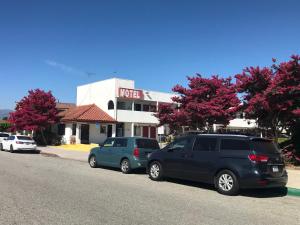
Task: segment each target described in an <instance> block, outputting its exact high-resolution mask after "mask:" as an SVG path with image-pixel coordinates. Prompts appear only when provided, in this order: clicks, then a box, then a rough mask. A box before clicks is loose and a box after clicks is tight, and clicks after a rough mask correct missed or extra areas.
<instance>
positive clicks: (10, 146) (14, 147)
mask: <svg viewBox="0 0 300 225" xmlns="http://www.w3.org/2000/svg"><path fill="white" fill-rule="evenodd" d="M0 149H1V151H3V150H8V151H10V152H14V151H23V150H26V151H29V150H31V151H36V143H35V141H34V140H33V139H32V138H31V137H28V136H22V135H11V136H9V137H8V138H5V139H4V140H3V141H2V143H1V144H0Z"/></svg>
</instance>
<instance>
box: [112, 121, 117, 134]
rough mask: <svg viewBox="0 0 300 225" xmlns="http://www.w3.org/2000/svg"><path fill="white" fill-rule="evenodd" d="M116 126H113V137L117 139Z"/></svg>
mask: <svg viewBox="0 0 300 225" xmlns="http://www.w3.org/2000/svg"><path fill="white" fill-rule="evenodd" d="M116 128H117V127H116V124H115V123H114V124H112V135H111V136H112V137H116Z"/></svg>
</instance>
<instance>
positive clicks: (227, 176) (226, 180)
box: [215, 170, 239, 195]
mask: <svg viewBox="0 0 300 225" xmlns="http://www.w3.org/2000/svg"><path fill="white" fill-rule="evenodd" d="M215 186H216V188H217V190H218V192H219V193H221V194H223V195H236V194H237V193H238V191H239V183H238V179H237V177H236V175H235V174H234V173H233V172H231V171H230V170H222V171H221V172H219V173H218V175H217V177H216V181H215Z"/></svg>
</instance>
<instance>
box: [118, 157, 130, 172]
mask: <svg viewBox="0 0 300 225" xmlns="http://www.w3.org/2000/svg"><path fill="white" fill-rule="evenodd" d="M120 168H121V171H122V173H125V174H128V173H130V172H131V166H130V162H129V160H128V159H123V160H122V162H121V165H120Z"/></svg>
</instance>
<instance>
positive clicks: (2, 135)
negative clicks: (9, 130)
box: [0, 134, 9, 137]
mask: <svg viewBox="0 0 300 225" xmlns="http://www.w3.org/2000/svg"><path fill="white" fill-rule="evenodd" d="M0 137H9V135H8V134H0Z"/></svg>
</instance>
